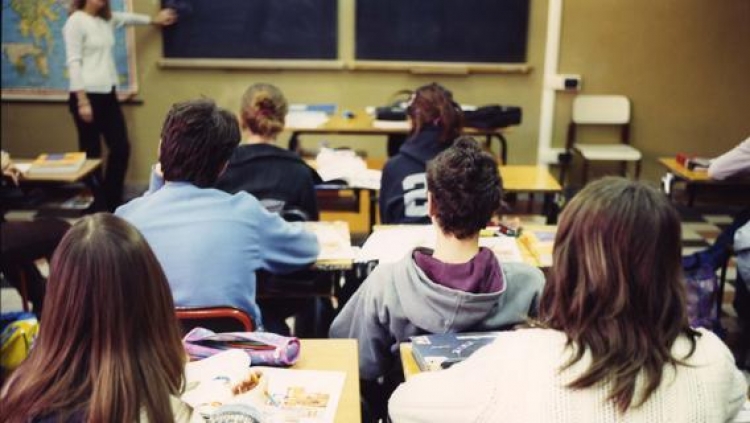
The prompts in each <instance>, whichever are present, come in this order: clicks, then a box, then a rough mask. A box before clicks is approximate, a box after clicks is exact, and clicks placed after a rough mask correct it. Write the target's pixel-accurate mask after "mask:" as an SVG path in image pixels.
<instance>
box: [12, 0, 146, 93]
mask: <svg viewBox="0 0 750 423" xmlns="http://www.w3.org/2000/svg"><path fill="white" fill-rule="evenodd" d="M2 1H3V10H2V28H3V36H2V99H3V100H63V99H66V98H67V97H68V68H67V66H66V59H65V42H64V39H63V34H62V29H63V26H64V25H65V21H66V20H67V19H68V5H69V3H70V0H2ZM109 3H110V5H111V7H112V10H113V11H131V10H132V6H131V4H130V0H110V2H109ZM133 46H134V34H133V30H132V29H127V28H126V27H119V28H117V29H116V30H115V48H114V56H115V63H116V65H117V72H118V74H119V85H118V87H117V92H118V94H119V95H120V97H121V98H127V97H131V96H133V95H135V94H136V93H137V90H138V87H137V82H136V70H135V53H134V50H133Z"/></svg>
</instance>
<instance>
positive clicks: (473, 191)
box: [427, 136, 503, 239]
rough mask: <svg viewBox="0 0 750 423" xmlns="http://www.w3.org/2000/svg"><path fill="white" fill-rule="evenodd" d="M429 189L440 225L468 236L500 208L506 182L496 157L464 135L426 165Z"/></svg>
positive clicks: (483, 224)
mask: <svg viewBox="0 0 750 423" xmlns="http://www.w3.org/2000/svg"><path fill="white" fill-rule="evenodd" d="M427 190H428V191H429V193H430V194H432V210H433V213H434V217H435V219H436V220H437V223H438V225H439V226H440V228H441V229H442V230H443V231H444V232H445V233H448V234H451V235H453V236H455V237H456V238H458V239H466V238H469V237H471V236H474V235H476V234H477V233H479V231H480V230H482V229H483V228H484V227H485V226H486V225H487V222H489V221H490V219H491V218H492V215H493V214H494V213H495V212H497V211H498V210H499V209H500V201H501V199H502V195H503V181H502V179H501V177H500V172H499V170H498V168H497V162H496V161H495V159H494V158H493V157H492V156H491V155H490V154H489V153H487V152H485V151H483V150H482V149H481V147H479V144H477V142H476V141H475V140H474V139H473V138H471V137H465V136H464V137H460V138H458V139H457V140H456V142H455V143H454V144H453V146H451V147H450V148H448V149H447V150H445V151H443V152H442V153H440V154H439V155H437V157H435V158H434V159H433V160H431V161H430V162H429V163H428V164H427Z"/></svg>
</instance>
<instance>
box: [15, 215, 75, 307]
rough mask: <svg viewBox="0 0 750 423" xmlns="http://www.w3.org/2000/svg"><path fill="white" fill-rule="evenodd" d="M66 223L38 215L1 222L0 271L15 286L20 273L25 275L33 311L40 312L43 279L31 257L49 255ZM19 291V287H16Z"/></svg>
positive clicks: (18, 280) (33, 258)
mask: <svg viewBox="0 0 750 423" xmlns="http://www.w3.org/2000/svg"><path fill="white" fill-rule="evenodd" d="M69 227H70V224H68V222H65V221H63V220H58V219H38V220H34V221H30V222H15V221H13V222H2V269H0V270H2V272H3V274H4V275H5V278H6V280H7V281H8V282H10V284H11V285H13V286H14V287H15V288H16V289H19V287H20V281H21V273H22V272H23V273H24V274H25V276H26V288H27V293H28V295H29V300H31V304H32V306H33V311H34V313H36V314H37V315H38V316H39V315H41V313H42V303H43V301H44V292H45V281H44V278H43V277H42V275H41V274H40V273H39V270H38V269H37V268H36V265H35V264H34V261H35V260H37V259H40V258H47V259H49V258H50V257H51V256H52V253H53V252H54V251H55V248H56V247H57V244H58V243H59V242H60V240H61V239H62V237H63V235H65V232H67V230H68V228H69ZM19 292H20V290H19Z"/></svg>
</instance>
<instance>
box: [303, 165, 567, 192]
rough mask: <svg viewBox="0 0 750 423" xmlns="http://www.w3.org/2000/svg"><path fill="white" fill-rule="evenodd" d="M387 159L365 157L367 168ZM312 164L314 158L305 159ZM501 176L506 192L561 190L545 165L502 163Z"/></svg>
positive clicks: (372, 167)
mask: <svg viewBox="0 0 750 423" xmlns="http://www.w3.org/2000/svg"><path fill="white" fill-rule="evenodd" d="M386 161H387V159H384V158H382V157H372V158H371V157H368V158H367V159H365V162H366V163H367V168H368V169H376V170H382V169H383V166H385V162H386ZM306 162H307V163H308V164H309V165H310V166H312V167H313V168H314V167H315V166H316V165H315V160H312V159H311V160H306ZM498 168H499V169H500V175H501V176H502V177H503V190H505V191H508V192H546V193H556V192H562V186H561V185H560V183H559V182H558V181H557V179H555V177H554V176H552V174H551V173H550V171H549V169H547V167H546V166H537V165H504V166H498Z"/></svg>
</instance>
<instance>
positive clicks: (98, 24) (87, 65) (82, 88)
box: [63, 0, 177, 210]
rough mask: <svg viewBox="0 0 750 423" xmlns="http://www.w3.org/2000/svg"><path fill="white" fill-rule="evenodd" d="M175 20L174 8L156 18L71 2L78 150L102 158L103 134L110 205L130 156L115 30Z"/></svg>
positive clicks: (70, 61) (68, 47) (88, 0)
mask: <svg viewBox="0 0 750 423" xmlns="http://www.w3.org/2000/svg"><path fill="white" fill-rule="evenodd" d="M176 20H177V15H176V14H175V12H174V10H172V9H163V10H161V11H160V12H159V13H158V14H157V15H156V16H155V17H154V18H153V19H152V18H151V17H149V16H146V15H140V14H135V13H125V12H112V10H111V8H110V5H109V0H73V1H72V2H71V14H70V17H68V20H67V22H66V23H65V26H64V27H63V36H64V38H65V51H66V55H67V65H68V74H69V78H70V98H69V100H68V106H69V108H70V113H71V114H72V115H73V120H74V121H75V125H76V129H77V131H78V147H79V150H81V151H85V152H86V155H87V156H88V157H100V156H101V144H100V136H101V135H103V136H104V141H105V142H106V143H107V148H108V150H109V155H108V156H107V163H106V173H105V176H104V182H103V186H104V192H105V200H106V205H107V208H108V209H110V210H114V209H115V208H116V207H117V206H118V205H120V204H121V203H122V199H123V198H122V195H123V187H124V184H125V172H126V171H127V169H128V159H129V158H130V143H129V142H128V134H127V128H126V127H125V119H124V117H123V115H122V110H120V104H119V102H118V100H117V96H116V94H115V87H116V86H117V85H118V74H117V68H116V66H115V60H114V56H113V53H112V49H113V47H114V44H115V34H114V30H115V28H116V27H118V26H121V25H134V24H149V23H152V24H154V25H159V26H167V25H171V24H173V23H174V22H175V21H176Z"/></svg>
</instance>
